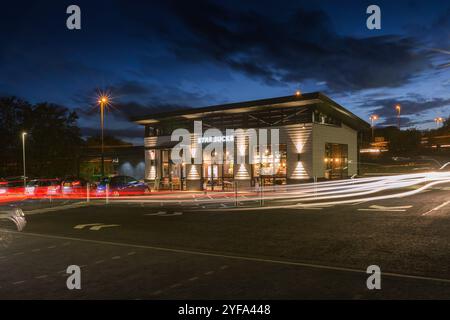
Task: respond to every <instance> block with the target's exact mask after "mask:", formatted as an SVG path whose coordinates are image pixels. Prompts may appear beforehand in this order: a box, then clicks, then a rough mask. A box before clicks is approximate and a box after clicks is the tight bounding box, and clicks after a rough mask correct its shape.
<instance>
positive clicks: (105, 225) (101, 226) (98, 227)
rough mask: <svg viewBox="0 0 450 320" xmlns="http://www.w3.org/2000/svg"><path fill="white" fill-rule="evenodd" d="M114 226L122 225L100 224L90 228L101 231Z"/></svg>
mask: <svg viewBox="0 0 450 320" xmlns="http://www.w3.org/2000/svg"><path fill="white" fill-rule="evenodd" d="M112 227H120V224H102V225H100V226H93V227H90V228H89V230H92V231H99V230H101V229H103V228H112Z"/></svg>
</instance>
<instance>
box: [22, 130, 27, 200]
mask: <svg viewBox="0 0 450 320" xmlns="http://www.w3.org/2000/svg"><path fill="white" fill-rule="evenodd" d="M26 135H27V133H26V132H22V162H23V192H25V188H26V187H27V176H26V163H25V136H26Z"/></svg>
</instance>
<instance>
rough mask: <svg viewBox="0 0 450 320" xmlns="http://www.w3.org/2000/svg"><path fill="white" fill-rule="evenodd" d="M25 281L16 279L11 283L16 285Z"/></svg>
mask: <svg viewBox="0 0 450 320" xmlns="http://www.w3.org/2000/svg"><path fill="white" fill-rule="evenodd" d="M24 282H25V280H22V281H16V282H13V283H12V284H13V285H18V284H22V283H24Z"/></svg>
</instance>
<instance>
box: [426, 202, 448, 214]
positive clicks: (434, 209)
mask: <svg viewBox="0 0 450 320" xmlns="http://www.w3.org/2000/svg"><path fill="white" fill-rule="evenodd" d="M449 203H450V201H446V202H444V203H442V204H440V205H438V206H437V207H435V208H433V209H431V210H429V211H427V212H425V213H422V215H423V216H426V215H428V214H430V213H431V212H433V211H437V210H439V209H442V208H443V207H445V206H446V205H448V204H449Z"/></svg>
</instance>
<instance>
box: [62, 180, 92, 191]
mask: <svg viewBox="0 0 450 320" xmlns="http://www.w3.org/2000/svg"><path fill="white" fill-rule="evenodd" d="M86 186H87V181H86V180H84V179H83V178H76V177H67V178H65V179H64V180H63V181H62V182H61V193H62V195H83V194H86Z"/></svg>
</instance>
